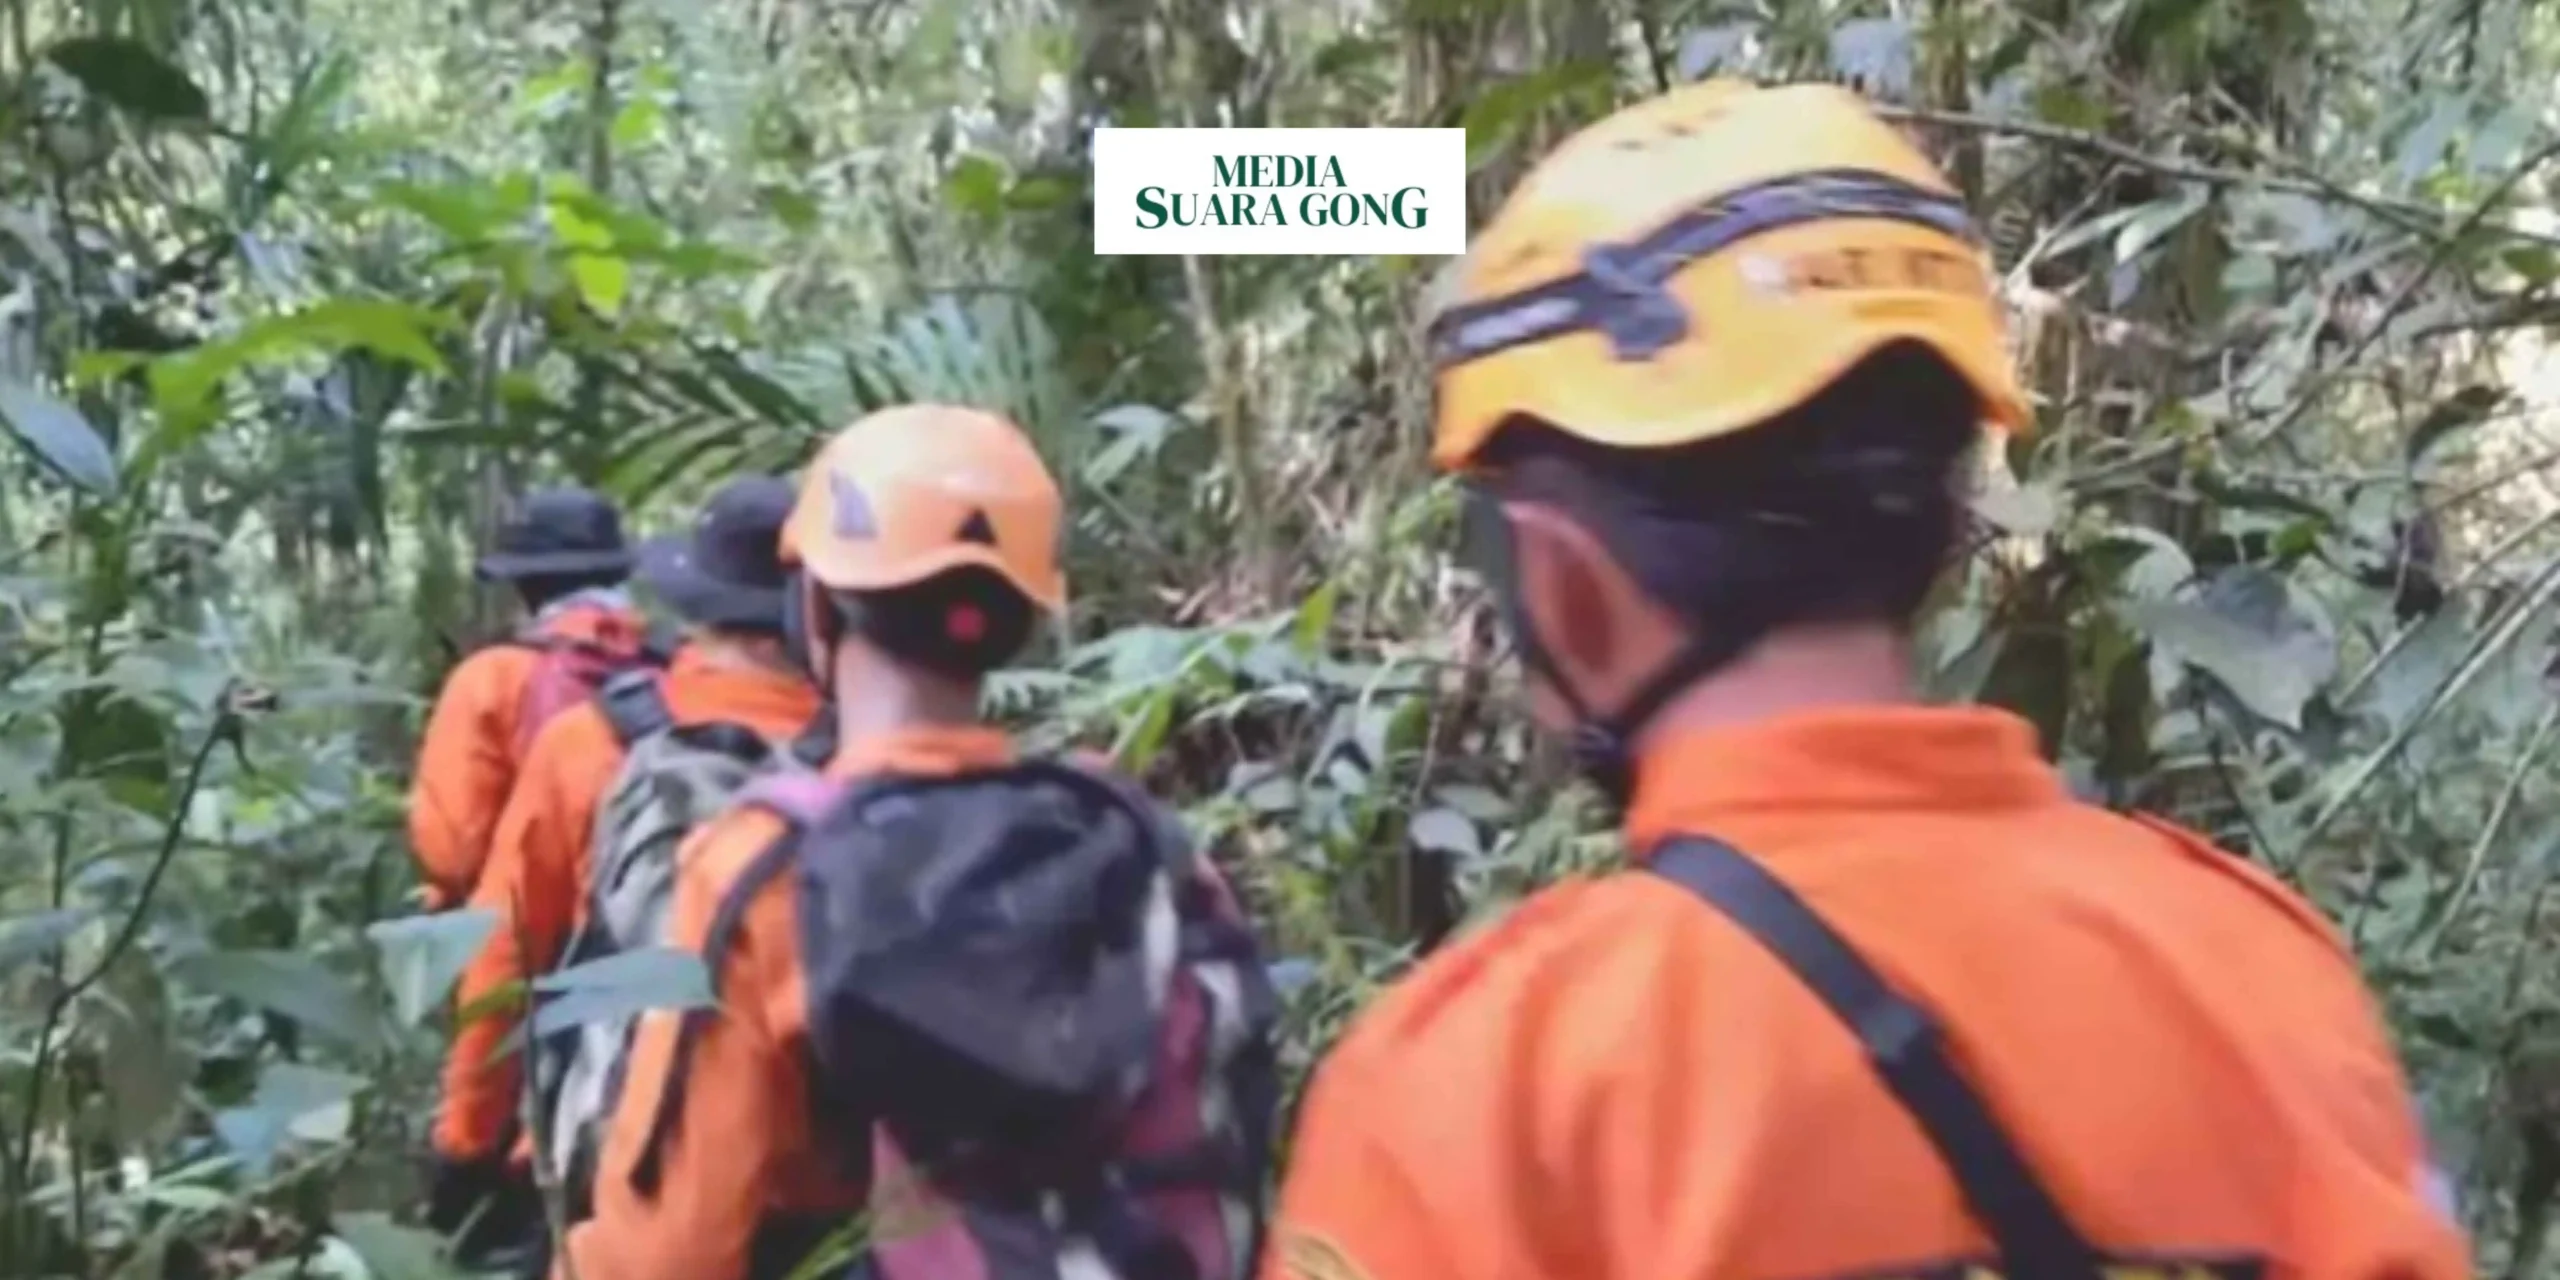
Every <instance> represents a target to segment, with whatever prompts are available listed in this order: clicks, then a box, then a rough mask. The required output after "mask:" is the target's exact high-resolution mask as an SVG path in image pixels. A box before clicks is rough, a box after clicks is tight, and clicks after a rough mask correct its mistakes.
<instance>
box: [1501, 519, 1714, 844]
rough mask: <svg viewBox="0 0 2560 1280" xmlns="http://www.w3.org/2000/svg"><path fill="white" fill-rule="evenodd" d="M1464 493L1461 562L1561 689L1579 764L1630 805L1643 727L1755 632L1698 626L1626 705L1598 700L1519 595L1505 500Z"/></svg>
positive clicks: (1619, 804) (1525, 656)
mask: <svg viewBox="0 0 2560 1280" xmlns="http://www.w3.org/2000/svg"><path fill="white" fill-rule="evenodd" d="M1464 501H1465V507H1464V511H1463V516H1462V526H1461V530H1462V531H1461V535H1460V549H1459V558H1460V561H1461V563H1463V564H1465V565H1466V566H1467V567H1468V568H1470V569H1472V570H1474V571H1475V572H1476V573H1478V574H1480V575H1482V576H1483V577H1484V579H1485V581H1486V582H1487V583H1488V584H1489V585H1491V586H1492V588H1493V592H1494V598H1495V600H1496V602H1497V603H1498V605H1499V607H1500V608H1501V611H1502V624H1503V627H1504V629H1505V630H1506V631H1508V632H1509V633H1510V636H1511V644H1512V647H1513V648H1514V649H1515V650H1517V651H1518V652H1519V655H1520V664H1521V666H1523V667H1524V668H1526V669H1527V670H1528V672H1529V673H1530V674H1531V675H1533V676H1536V677H1537V678H1538V679H1540V680H1543V681H1545V682H1546V684H1547V687H1548V688H1551V689H1553V690H1555V694H1556V697H1557V698H1559V699H1561V700H1562V701H1563V702H1564V705H1565V711H1566V712H1567V714H1569V715H1571V716H1572V717H1573V734H1572V740H1571V742H1570V744H1569V745H1570V748H1571V751H1572V754H1573V762H1574V767H1575V769H1576V770H1578V771H1579V772H1580V773H1581V774H1582V776H1583V777H1584V778H1585V779H1587V780H1588V781H1589V782H1590V783H1591V784H1592V786H1593V787H1595V788H1597V789H1598V790H1599V792H1600V794H1601V796H1602V797H1603V798H1604V799H1606V800H1607V801H1608V803H1609V805H1610V807H1611V808H1612V809H1613V810H1619V811H1622V810H1624V809H1625V808H1626V806H1627V804H1628V802H1629V801H1631V800H1632V799H1634V796H1635V746H1634V744H1635V739H1636V737H1637V735H1639V734H1641V733H1642V732H1643V731H1644V728H1645V726H1646V725H1647V724H1649V723H1651V722H1652V720H1653V718H1654V717H1655V716H1657V715H1660V714H1661V713H1662V709H1663V708H1664V707H1665V706H1667V705H1669V704H1670V702H1671V700H1672V699H1673V698H1675V697H1678V696H1679V695H1680V693H1681V692H1682V691H1683V690H1685V689H1687V688H1688V687H1689V686H1690V685H1692V684H1695V683H1697V681H1698V680H1699V679H1701V678H1703V677H1705V676H1706V675H1708V674H1709V673H1711V672H1713V671H1715V670H1716V669H1717V668H1720V667H1722V666H1724V665H1726V664H1727V663H1730V662H1732V661H1733V660H1734V659H1735V658H1738V657H1740V656H1741V655H1742V652H1743V651H1744V650H1745V649H1748V648H1750V647H1751V640H1752V637H1751V636H1750V635H1749V634H1748V633H1747V632H1741V631H1705V632H1693V633H1692V634H1691V636H1690V639H1689V642H1688V643H1687V644H1686V645H1684V646H1682V648H1681V650H1680V652H1678V653H1676V654H1674V655H1673V656H1672V658H1671V660H1670V661H1669V662H1666V663H1664V664H1663V665H1662V668H1661V670H1659V671H1657V672H1655V673H1654V675H1653V676H1652V677H1651V678H1650V679H1648V680H1646V681H1645V683H1644V684H1643V685H1642V686H1641V687H1639V688H1638V689H1637V690H1636V694H1635V696H1634V697H1632V698H1629V699H1627V702H1626V705H1624V706H1622V707H1619V708H1618V709H1616V710H1614V711H1606V710H1602V709H1600V708H1597V707H1594V706H1592V705H1591V703H1590V702H1589V701H1587V700H1586V699H1585V698H1584V697H1583V696H1582V692H1581V691H1580V690H1579V689H1576V688H1575V687H1574V684H1573V681H1571V680H1569V679H1566V678H1565V674H1564V670H1563V668H1562V667H1560V666H1558V665H1557V663H1556V661H1555V659H1554V657H1553V656H1552V655H1550V654H1549V653H1548V652H1547V649H1546V646H1545V645H1544V644H1543V643H1542V642H1541V641H1540V640H1539V638H1538V630H1537V627H1536V626H1535V625H1534V624H1533V622H1532V620H1531V619H1530V617H1529V609H1528V604H1527V601H1526V600H1525V599H1524V598H1523V597H1522V595H1521V591H1520V575H1519V573H1518V571H1517V560H1516V556H1515V554H1514V549H1513V540H1512V533H1511V520H1510V518H1509V517H1508V516H1505V515H1504V514H1503V512H1502V504H1501V502H1500V501H1499V500H1497V499H1496V498H1494V497H1493V495H1491V494H1489V493H1486V492H1485V491H1484V490H1482V489H1478V488H1473V487H1470V488H1469V489H1468V490H1467V492H1466V497H1465V499H1464Z"/></svg>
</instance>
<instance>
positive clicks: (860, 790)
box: [631, 773, 896, 1197]
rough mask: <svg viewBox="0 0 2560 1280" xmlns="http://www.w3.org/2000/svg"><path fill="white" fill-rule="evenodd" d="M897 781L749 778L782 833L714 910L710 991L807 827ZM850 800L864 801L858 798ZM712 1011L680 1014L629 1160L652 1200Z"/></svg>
mask: <svg viewBox="0 0 2560 1280" xmlns="http://www.w3.org/2000/svg"><path fill="white" fill-rule="evenodd" d="M894 785H896V784H895V782H894V781H893V780H885V779H883V780H866V781H863V782H859V783H854V784H851V785H849V786H848V785H847V784H845V783H843V782H839V781H836V780H834V779H830V778H824V777H820V776H818V775H816V774H793V773H783V774H770V775H767V776H765V777H762V778H759V779H757V780H756V781H755V782H753V783H750V784H749V785H748V786H747V788H746V790H744V791H741V792H740V793H739V795H738V802H739V803H740V804H743V805H749V806H753V807H755V808H759V809H763V810H765V811H766V812H768V813H771V814H773V815H774V816H775V817H777V818H780V819H781V820H782V832H781V834H779V835H777V836H775V837H774V839H773V843H771V844H768V845H766V846H765V847H764V851H763V852H761V853H758V854H757V855H756V856H755V860H754V861H752V862H749V863H748V864H747V865H746V868H745V869H744V870H742V871H740V872H739V873H738V878H737V879H736V880H735V881H732V882H731V883H730V885H729V888H728V890H727V891H726V892H725V893H723V894H722V895H721V896H720V905H719V907H718V908H717V909H715V910H714V911H713V912H712V916H711V928H710V930H709V931H708V932H707V933H706V934H705V935H704V936H703V942H702V963H703V965H704V967H705V968H706V969H708V970H709V971H710V976H711V983H712V991H713V994H714V995H715V996H716V995H717V994H718V992H719V983H720V958H721V957H722V956H724V955H726V954H727V953H728V951H729V948H730V947H731V946H732V945H734V944H735V943H736V942H737V940H738V929H739V928H740V926H741V925H743V924H744V923H745V921H746V916H747V907H748V905H749V904H751V903H753V902H754V901H755V899H756V895H757V894H759V893H762V892H763V891H764V888H765V886H766V885H769V884H771V883H773V878H774V877H775V876H778V875H780V874H782V871H783V869H784V868H786V867H788V866H790V865H791V862H792V860H793V859H794V858H796V857H798V856H799V853H800V843H801V841H802V839H803V838H804V837H806V835H807V834H808V831H809V828H810V827H811V826H812V825H814V824H815V823H816V822H817V821H818V819H819V818H820V817H821V816H823V815H824V814H826V813H827V812H828V811H829V810H830V809H832V808H834V807H835V805H836V804H837V803H838V802H839V801H842V800H847V799H850V798H852V797H856V796H868V795H871V794H874V793H876V792H879V791H883V790H886V789H888V788H890V787H893V786H894ZM851 802H852V803H857V804H858V803H860V802H861V801H860V800H859V799H852V801H851ZM718 1012H719V1011H718V1008H717V1006H716V1005H715V1006H714V1007H712V1008H710V1009H688V1010H686V1011H684V1013H682V1014H680V1015H679V1018H680V1019H681V1021H680V1022H679V1023H678V1025H677V1028H676V1047H675V1053H674V1054H673V1055H672V1056H671V1057H670V1058H669V1060H668V1063H667V1082H666V1086H665V1087H664V1088H662V1089H660V1090H659V1091H658V1105H657V1108H656V1110H654V1111H653V1112H652V1113H651V1114H650V1117H649V1133H648V1136H647V1137H646V1138H645V1139H643V1140H642V1143H641V1146H640V1156H639V1158H638V1159H637V1160H634V1161H633V1162H632V1165H631V1185H632V1187H633V1189H635V1190H637V1191H638V1192H639V1193H640V1194H641V1195H643V1196H650V1197H654V1196H656V1194H657V1190H658V1181H659V1178H660V1176H661V1175H663V1174H664V1172H665V1155H666V1138H667V1134H668V1133H669V1132H670V1131H671V1130H672V1129H673V1128H674V1126H675V1118H676V1115H677V1113H678V1112H679V1111H681V1110H682V1109H683V1106H684V1090H685V1077H686V1075H687V1073H688V1071H689V1069H690V1068H691V1066H692V1060H693V1047H694V1041H695V1040H696V1039H697V1038H699V1037H700V1036H701V1034H702V1025H703V1021H704V1019H706V1018H708V1017H715V1016H717V1015H718Z"/></svg>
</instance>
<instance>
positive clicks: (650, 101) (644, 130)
mask: <svg viewBox="0 0 2560 1280" xmlns="http://www.w3.org/2000/svg"><path fill="white" fill-rule="evenodd" d="M666 116H667V112H666V108H664V107H661V106H659V105H658V101H657V99H655V98H635V99H633V100H631V101H629V102H626V103H624V104H622V110H620V111H618V112H615V113H614V117H613V142H614V145H615V146H618V147H636V146H639V145H640V144H641V143H644V142H647V141H648V140H649V139H651V138H654V137H656V136H657V133H658V126H659V125H660V124H662V123H664V122H665V120H666Z"/></svg>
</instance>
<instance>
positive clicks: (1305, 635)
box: [1290, 578, 1342, 654]
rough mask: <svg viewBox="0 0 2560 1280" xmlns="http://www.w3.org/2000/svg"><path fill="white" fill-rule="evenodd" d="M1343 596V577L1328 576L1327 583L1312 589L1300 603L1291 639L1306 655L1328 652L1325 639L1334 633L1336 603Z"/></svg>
mask: <svg viewBox="0 0 2560 1280" xmlns="http://www.w3.org/2000/svg"><path fill="white" fill-rule="evenodd" d="M1341 599H1342V580H1341V579H1340V578H1327V579H1325V583H1324V585H1323V586H1320V587H1318V588H1316V589H1315V590H1314V591H1312V592H1309V593H1308V595H1307V598H1306V599H1305V600H1304V601H1302V602H1300V603H1299V605H1298V612H1297V617H1296V618H1295V619H1294V621H1293V623H1292V625H1291V627H1290V641H1291V643H1293V644H1295V645H1296V646H1297V648H1298V652H1300V653H1302V654H1316V653H1322V652H1323V651H1324V646H1325V641H1326V640H1328V639H1330V638H1331V637H1332V634H1333V613H1334V606H1335V605H1336V604H1337V603H1339V602H1340V601H1341Z"/></svg>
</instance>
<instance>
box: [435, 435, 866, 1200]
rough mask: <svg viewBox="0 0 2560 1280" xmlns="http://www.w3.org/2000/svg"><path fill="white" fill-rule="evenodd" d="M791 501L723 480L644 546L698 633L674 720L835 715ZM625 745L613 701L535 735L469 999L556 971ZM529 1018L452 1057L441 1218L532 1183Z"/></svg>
mask: <svg viewBox="0 0 2560 1280" xmlns="http://www.w3.org/2000/svg"><path fill="white" fill-rule="evenodd" d="M791 501H792V488H791V485H790V484H789V482H787V481H784V480H780V479H776V478H774V477H770V476H750V477H747V478H744V479H741V480H737V481H733V482H731V483H730V484H729V485H727V486H726V487H724V488H723V489H721V490H720V491H719V492H718V493H716V494H714V495H713V497H712V499H711V501H710V502H709V503H708V504H706V505H705V507H704V509H703V513H702V516H701V518H700V520H699V521H698V522H697V523H696V525H695V527H694V529H693V530H692V531H691V533H690V534H689V535H688V534H678V535H671V536H668V537H663V538H657V539H653V540H651V541H649V542H646V543H644V544H642V546H641V548H640V553H639V557H638V561H639V577H640V580H641V582H642V584H643V585H645V586H647V587H648V588H649V589H650V590H651V591H652V592H653V593H654V594H656V595H657V596H658V597H659V598H660V599H661V600H663V601H665V602H666V603H667V605H668V606H669V607H670V608H671V609H672V610H673V611H674V612H675V613H676V615H677V616H678V617H679V618H681V619H682V620H683V622H684V624H685V635H684V643H683V646H682V647H681V648H680V649H679V650H678V651H677V653H676V656H675V660H674V662H673V663H672V664H671V665H670V667H669V669H668V670H667V672H666V674H665V675H664V677H663V678H661V679H660V680H659V681H658V687H657V688H658V697H659V699H660V700H662V702H663V705H664V708H665V713H666V716H667V718H668V720H669V721H670V722H671V723H672V724H673V725H675V726H684V725H698V724H711V723H715V722H726V723H731V724H737V725H741V726H743V727H745V728H747V729H750V730H753V731H754V732H755V733H757V734H758V735H760V736H762V737H764V738H765V739H767V740H768V741H771V742H785V741H788V740H790V739H793V738H794V737H795V736H797V735H801V734H803V733H804V732H808V731H810V730H811V729H812V728H813V727H814V722H815V721H816V720H817V719H818V718H819V716H820V715H821V713H822V711H823V707H822V704H821V699H820V697H819V693H818V690H817V687H816V686H815V685H813V684H812V683H811V682H810V681H809V679H808V676H807V674H806V672H805V670H804V669H803V668H802V667H801V665H800V663H799V662H798V661H797V660H796V659H795V658H793V657H792V656H791V654H790V653H789V651H788V650H787V649H786V648H785V647H784V644H783V639H782V621H783V598H784V580H785V575H784V571H783V567H782V564H781V561H780V559H779V558H778V554H777V550H776V544H777V539H779V537H780V536H781V531H782V522H783V519H784V517H785V516H787V515H788V514H789V513H790V510H791ZM624 757H625V751H624V747H623V744H622V742H621V740H620V739H619V737H618V736H617V734H616V732H615V729H614V727H613V726H612V724H611V723H609V721H608V719H607V716H606V712H605V709H604V707H603V706H602V704H601V702H599V701H589V702H586V703H583V704H581V705H579V706H577V707H575V708H572V709H571V710H569V711H566V712H564V713H562V714H561V715H560V716H558V717H557V718H555V719H554V720H553V721H552V722H551V723H550V724H548V725H546V726H544V727H543V729H542V731H541V733H540V734H539V735H538V736H537V737H536V738H535V739H534V744H533V748H532V750H531V751H530V753H528V755H527V756H526V759H525V762H524V768H523V770H522V774H521V776H520V778H519V779H518V781H517V783H516V786H515V790H514V792H513V794H512V795H511V796H510V797H509V799H508V801H507V806H506V809H505V812H504V814H503V816H501V818H500V819H499V822H498V827H497V837H496V839H495V840H494V842H493V844H492V852H491V854H490V858H489V864H488V868H487V870H486V872H485V873H484V874H483V875H482V877H481V880H480V885H479V888H478V889H477V890H476V891H475V892H474V893H473V894H472V897H471V905H472V906H473V907H475V908H478V909H481V910H485V911H487V912H489V913H490V914H491V915H493V916H495V917H496V919H497V922H498V923H497V925H496V927H495V928H494V929H493V930H492V931H491V933H490V935H489V938H488V940H487V942H485V943H484V944H483V945H482V948H481V950H480V952H479V954H478V955H477V956H476V957H474V959H473V960H472V962H471V965H470V967H469V968H468V969H467V970H465V972H464V973H463V976H462V979H461V983H460V985H459V987H458V989H457V991H456V994H455V1005H456V1008H457V1009H466V1010H467V1009H471V1008H472V1007H473V1006H475V1005H479V1004H482V1003H484V1002H486V1001H487V1000H488V999H489V998H490V997H492V996H493V995H496V994H497V993H499V992H501V991H502V990H504V989H505V988H506V987H507V986H508V985H509V984H511V983H513V982H517V981H521V980H528V979H530V978H532V977H535V976H538V975H540V974H542V973H544V972H547V971H548V970H550V969H551V967H552V966H553V965H554V964H555V963H557V962H558V960H559V958H560V955H561V951H562V948H563V947H564V946H566V945H567V942H568V940H569V937H570V935H571V933H572V931H573V930H574V929H576V928H577V927H578V926H579V925H581V924H583V923H584V922H585V917H586V910H587V904H588V901H589V885H588V879H589V877H588V874H587V868H588V861H589V854H590V848H591V835H592V833H593V832H594V830H595V828H596V816H597V809H598V806H599V804H600V803H601V801H602V800H603V798H604V795H605V791H606V789H607V788H608V787H609V786H611V785H612V784H613V782H614V779H615V777H616V775H617V774H618V773H619V772H620V771H621V769H622V763H623V760H624ZM819 758H820V759H823V756H821V757H819ZM518 1022H519V1019H517V1018H514V1017H509V1016H503V1015H498V1014H486V1013H484V1014H482V1015H481V1016H477V1017H473V1018H471V1019H469V1020H467V1021H464V1022H463V1023H462V1024H461V1026H460V1029H459V1030H458V1031H457V1033H456V1035H455V1037H454V1042H453V1045H452V1047H451V1049H450V1051H449V1052H448V1054H447V1056H446V1059H445V1066H444V1105H443V1108H442V1109H441V1110H440V1111H439V1112H438V1114H437V1118H436V1126H435V1135H434V1142H435V1149H436V1156H437V1169H438V1179H437V1187H436V1192H435V1194H433V1195H432V1196H431V1200H432V1201H433V1208H434V1212H431V1214H430V1219H431V1222H432V1225H435V1226H437V1227H438V1228H440V1229H442V1230H445V1231H451V1230H453V1229H454V1228H455V1227H457V1226H459V1225H460V1223H461V1222H462V1221H463V1220H464V1217H465V1215H466V1213H467V1210H468V1207H469V1206H470V1204H472V1203H473V1202H474V1201H476V1200H478V1199H479V1198H480V1197H481V1196H483V1195H487V1194H491V1193H499V1194H501V1195H502V1196H503V1193H505V1192H506V1191H508V1190H511V1189H512V1190H516V1191H519V1192H528V1191H529V1189H530V1180H529V1176H528V1174H527V1173H526V1171H525V1167H524V1161H525V1159H526V1158H527V1157H528V1156H529V1152H526V1151H522V1150H519V1149H517V1143H516V1139H517V1132H516V1131H517V1129H518V1127H519V1126H518V1125H517V1123H516V1119H517V1112H518V1106H519V1102H520V1098H521V1090H522V1087H523V1086H522V1065H521V1063H522V1060H521V1058H520V1056H519V1055H517V1054H514V1053H507V1052H502V1050H503V1048H504V1046H505V1043H506V1040H507V1038H508V1035H509V1033H510V1032H511V1031H513V1030H514V1029H515V1027H516V1026H517V1024H518ZM518 1198H519V1199H521V1198H522V1197H521V1196H519V1197H518ZM503 1225H504V1224H501V1226H493V1227H492V1229H491V1230H492V1231H493V1232H495V1231H499V1230H501V1229H502V1227H503Z"/></svg>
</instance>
